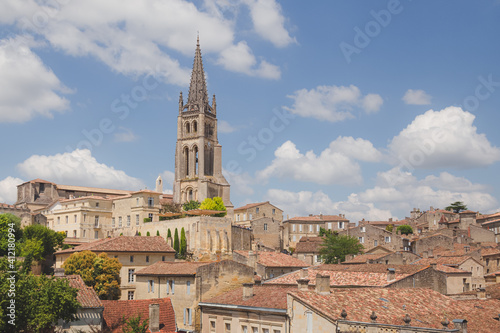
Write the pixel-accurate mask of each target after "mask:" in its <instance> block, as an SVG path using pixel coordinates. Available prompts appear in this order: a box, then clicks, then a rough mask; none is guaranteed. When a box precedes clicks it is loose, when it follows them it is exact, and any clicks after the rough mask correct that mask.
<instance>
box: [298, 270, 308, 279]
mask: <svg viewBox="0 0 500 333" xmlns="http://www.w3.org/2000/svg"><path fill="white" fill-rule="evenodd" d="M308 277H309V274H308V272H307V268H302V269H301V270H300V278H301V279H307V278H308Z"/></svg>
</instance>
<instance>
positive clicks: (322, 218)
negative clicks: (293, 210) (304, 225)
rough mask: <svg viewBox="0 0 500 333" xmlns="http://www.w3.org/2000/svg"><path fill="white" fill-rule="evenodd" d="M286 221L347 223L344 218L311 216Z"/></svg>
mask: <svg viewBox="0 0 500 333" xmlns="http://www.w3.org/2000/svg"><path fill="white" fill-rule="evenodd" d="M288 221H315V222H319V221H325V222H328V221H347V222H349V220H348V219H346V218H345V217H340V216H338V215H313V216H297V217H292V218H291V219H289V220H288Z"/></svg>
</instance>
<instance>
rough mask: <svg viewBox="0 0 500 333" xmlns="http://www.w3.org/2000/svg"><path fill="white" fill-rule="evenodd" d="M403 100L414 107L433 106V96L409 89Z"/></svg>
mask: <svg viewBox="0 0 500 333" xmlns="http://www.w3.org/2000/svg"><path fill="white" fill-rule="evenodd" d="M402 100H403V101H404V102H405V103H406V104H412V105H428V104H431V96H430V95H428V94H427V93H426V92H425V91H423V90H420V89H417V90H413V89H408V90H407V91H406V93H405V95H404V96H403V98H402Z"/></svg>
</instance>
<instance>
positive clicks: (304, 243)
mask: <svg viewBox="0 0 500 333" xmlns="http://www.w3.org/2000/svg"><path fill="white" fill-rule="evenodd" d="M323 241H324V238H323V237H307V236H305V237H302V238H301V239H300V241H299V242H298V243H297V245H296V246H295V253H313V252H319V250H320V248H321V244H323Z"/></svg>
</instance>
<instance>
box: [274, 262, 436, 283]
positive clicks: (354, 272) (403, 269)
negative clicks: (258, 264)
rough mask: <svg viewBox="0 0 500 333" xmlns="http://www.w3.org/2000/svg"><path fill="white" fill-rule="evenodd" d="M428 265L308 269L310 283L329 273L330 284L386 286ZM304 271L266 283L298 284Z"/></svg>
mask: <svg viewBox="0 0 500 333" xmlns="http://www.w3.org/2000/svg"><path fill="white" fill-rule="evenodd" d="M388 268H394V269H395V279H394V280H391V281H387V269H388ZM426 268H428V266H420V265H419V266H417V267H412V266H409V265H382V264H360V265H320V266H317V267H314V268H309V269H307V270H306V271H307V279H309V285H315V284H316V275H317V274H321V275H323V276H325V275H328V276H329V277H330V286H366V287H384V286H387V285H389V284H392V283H394V282H395V281H398V280H401V279H403V278H405V277H408V276H410V275H412V274H415V273H417V272H419V271H421V270H424V269H426ZM301 275H302V271H295V272H291V273H288V274H284V275H280V276H278V277H277V278H274V279H270V280H268V281H266V282H264V283H265V284H272V285H296V284H297V280H298V279H300V278H301V277H302V276H301Z"/></svg>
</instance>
